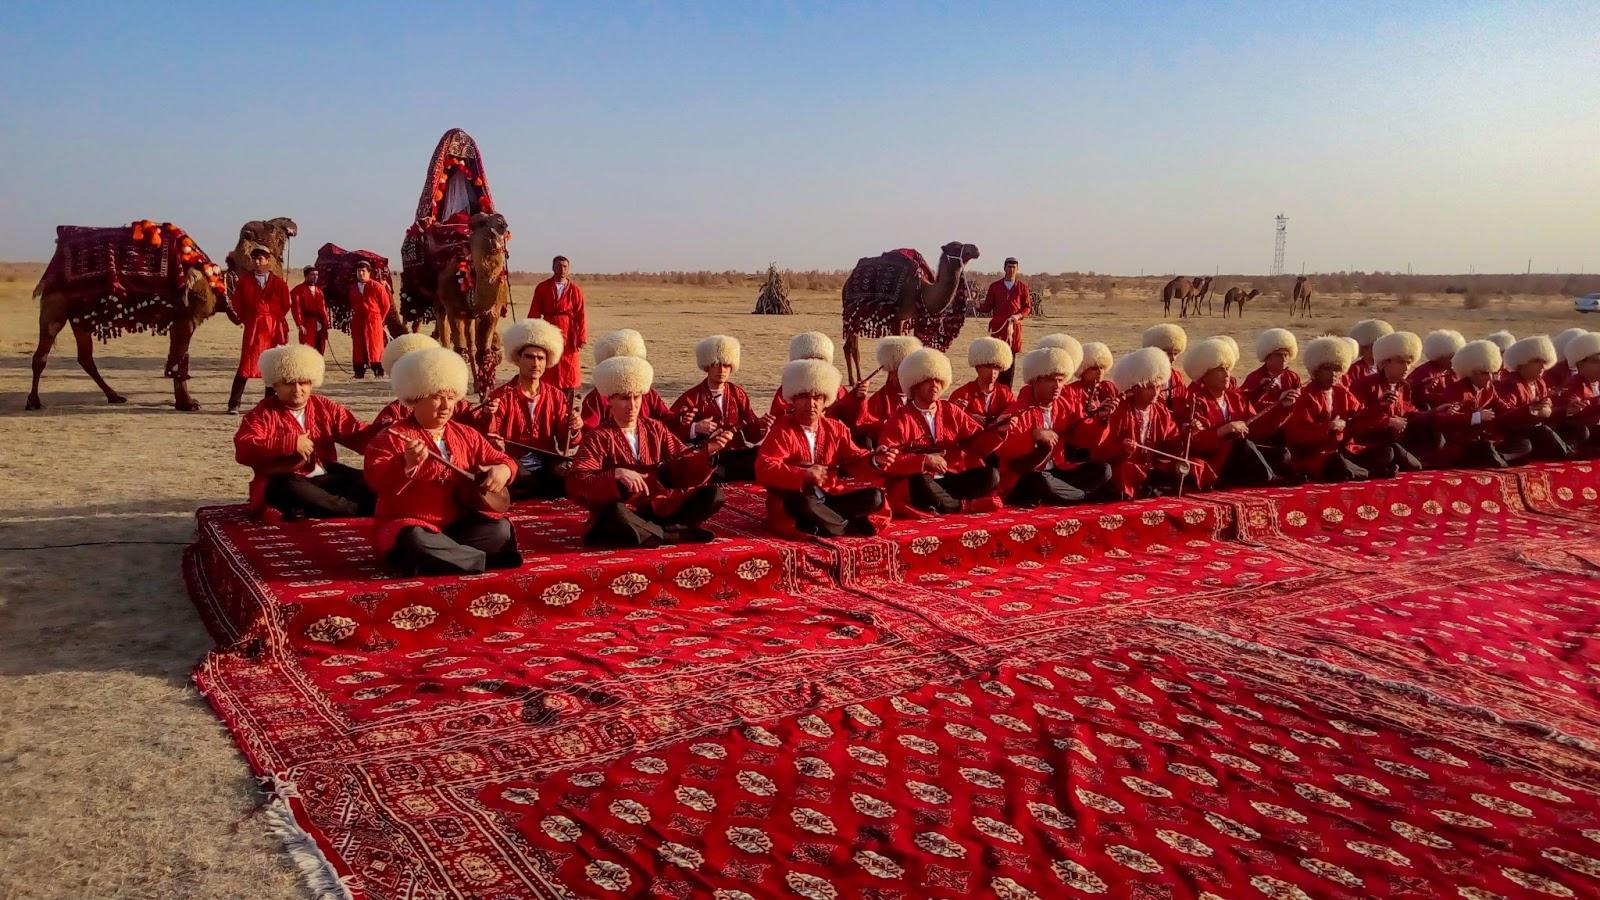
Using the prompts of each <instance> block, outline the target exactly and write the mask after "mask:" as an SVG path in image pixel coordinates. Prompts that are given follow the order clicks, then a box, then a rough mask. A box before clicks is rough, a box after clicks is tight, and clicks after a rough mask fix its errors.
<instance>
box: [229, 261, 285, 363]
mask: <svg viewBox="0 0 1600 900" xmlns="http://www.w3.org/2000/svg"><path fill="white" fill-rule="evenodd" d="M233 308H234V311H235V312H237V313H238V315H239V321H241V322H243V323H244V336H243V337H242V338H241V339H240V343H239V375H241V376H243V377H245V378H260V377H261V351H263V350H270V349H272V348H273V347H278V346H281V345H283V344H287V343H289V324H288V322H287V321H286V319H285V317H286V316H288V315H289V283H288V282H286V281H284V280H283V279H282V278H279V277H278V276H276V275H273V274H271V273H268V275H267V283H266V285H265V286H262V285H260V284H258V283H257V282H256V276H254V275H242V276H240V277H239V280H238V281H237V282H236V283H235V285H234V289H233Z"/></svg>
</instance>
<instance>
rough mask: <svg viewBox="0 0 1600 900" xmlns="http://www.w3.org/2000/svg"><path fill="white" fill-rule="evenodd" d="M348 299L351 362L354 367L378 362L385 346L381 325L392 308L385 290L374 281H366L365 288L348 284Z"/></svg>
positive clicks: (391, 302)
mask: <svg viewBox="0 0 1600 900" xmlns="http://www.w3.org/2000/svg"><path fill="white" fill-rule="evenodd" d="M349 298H350V358H351V360H352V361H353V362H354V364H355V365H358V366H364V365H372V364H375V363H379V362H382V361H383V348H384V346H385V345H386V344H387V343H388V338H387V337H386V336H385V334H384V331H383V323H384V322H385V321H386V320H387V319H388V318H389V313H390V311H391V310H392V309H393V308H394V301H393V299H392V298H391V297H390V296H389V288H388V286H386V285H384V284H381V283H380V282H378V281H368V282H367V283H366V287H365V288H362V287H360V286H359V285H358V284H352V285H350V293H349Z"/></svg>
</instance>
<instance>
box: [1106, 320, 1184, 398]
mask: <svg viewBox="0 0 1600 900" xmlns="http://www.w3.org/2000/svg"><path fill="white" fill-rule="evenodd" d="M1140 343H1141V344H1142V345H1143V346H1145V347H1159V348H1161V349H1162V350H1167V351H1170V352H1173V353H1182V352H1183V351H1184V350H1185V349H1186V348H1187V347H1188V346H1189V334H1188V333H1187V332H1185V331H1184V330H1183V329H1182V328H1179V327H1178V326H1177V325H1174V324H1172V323H1171V322H1162V323H1161V324H1159V325H1151V326H1150V327H1149V328H1146V329H1145V330H1144V334H1143V335H1142V336H1141V340H1140ZM1118 387H1121V385H1118Z"/></svg>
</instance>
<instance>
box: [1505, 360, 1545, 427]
mask: <svg viewBox="0 0 1600 900" xmlns="http://www.w3.org/2000/svg"><path fill="white" fill-rule="evenodd" d="M1494 387H1495V390H1496V391H1497V392H1498V393H1499V394H1500V399H1501V401H1502V402H1503V403H1504V404H1505V411H1504V412H1503V413H1501V414H1500V418H1498V419H1496V420H1495V425H1496V426H1497V427H1498V429H1499V431H1500V432H1501V433H1502V434H1521V433H1525V432H1528V431H1531V430H1532V429H1533V428H1535V427H1537V426H1539V425H1549V424H1550V423H1551V422H1553V421H1554V420H1555V417H1556V402H1555V399H1554V397H1553V396H1552V395H1551V392H1550V386H1549V385H1547V384H1545V383H1544V379H1543V378H1535V379H1534V380H1532V381H1526V380H1524V379H1522V378H1520V377H1518V375H1517V373H1516V372H1511V371H1506V372H1502V373H1501V374H1500V377H1499V378H1498V379H1497V380H1496V381H1495V385H1494ZM1546 400H1549V401H1550V418H1547V419H1545V418H1539V417H1538V416H1535V415H1534V414H1533V410H1534V407H1536V406H1539V405H1541V404H1542V403H1544V401H1546Z"/></svg>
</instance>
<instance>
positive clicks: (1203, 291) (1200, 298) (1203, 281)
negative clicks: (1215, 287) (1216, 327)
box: [1178, 275, 1213, 318]
mask: <svg viewBox="0 0 1600 900" xmlns="http://www.w3.org/2000/svg"><path fill="white" fill-rule="evenodd" d="M1211 281H1212V276H1210V275H1207V276H1205V277H1204V278H1197V279H1195V286H1194V296H1192V297H1190V298H1189V302H1190V303H1192V304H1194V314H1195V315H1197V316H1198V315H1200V304H1202V303H1204V304H1205V305H1206V315H1208V316H1209V315H1212V310H1213V307H1212V306H1211ZM1178 316H1179V318H1182V317H1183V310H1181V309H1180V310H1178Z"/></svg>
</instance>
